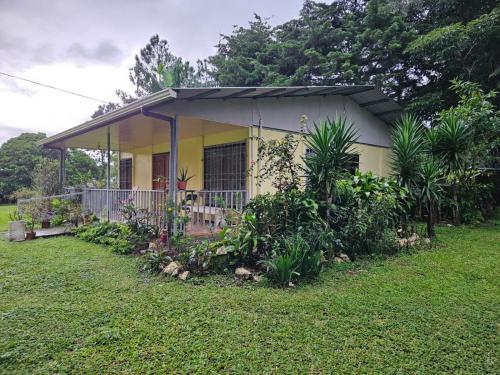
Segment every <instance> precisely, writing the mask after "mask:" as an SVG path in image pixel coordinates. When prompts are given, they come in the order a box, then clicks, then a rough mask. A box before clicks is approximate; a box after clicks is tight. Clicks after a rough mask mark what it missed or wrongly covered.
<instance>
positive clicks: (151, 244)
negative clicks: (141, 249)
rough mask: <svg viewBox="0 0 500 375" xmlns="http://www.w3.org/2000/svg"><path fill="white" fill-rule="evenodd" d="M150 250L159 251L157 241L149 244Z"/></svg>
mask: <svg viewBox="0 0 500 375" xmlns="http://www.w3.org/2000/svg"><path fill="white" fill-rule="evenodd" d="M149 248H150V249H151V250H156V249H158V244H157V243H156V242H155V241H151V242H150V243H149Z"/></svg>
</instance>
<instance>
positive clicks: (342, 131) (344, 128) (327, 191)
mask: <svg viewBox="0 0 500 375" xmlns="http://www.w3.org/2000/svg"><path fill="white" fill-rule="evenodd" d="M356 140H357V131H356V130H355V129H354V126H353V124H352V123H347V120H346V118H345V117H342V116H337V117H336V118H335V119H334V120H330V119H327V120H326V121H323V122H321V123H320V124H319V125H318V124H314V129H313V130H312V131H311V132H310V133H309V134H308V135H307V136H306V139H305V145H306V148H307V150H308V152H307V154H306V156H305V157H304V158H303V159H304V165H305V169H306V174H307V178H308V186H309V188H310V190H311V191H313V192H314V194H315V195H316V196H317V198H318V199H319V201H320V202H321V203H322V205H323V207H324V214H325V218H326V220H327V221H328V220H329V217H330V209H331V205H332V203H333V202H334V201H335V187H336V186H335V182H336V181H337V180H338V179H339V178H341V177H342V176H344V175H346V174H347V173H348V172H349V170H350V169H351V168H352V166H353V157H352V152H353V151H354V150H353V148H354V143H355V142H356Z"/></svg>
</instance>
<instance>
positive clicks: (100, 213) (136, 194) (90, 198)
mask: <svg viewBox="0 0 500 375" xmlns="http://www.w3.org/2000/svg"><path fill="white" fill-rule="evenodd" d="M247 199H248V195H247V192H246V191H245V190H221V191H206V190H200V191H195V190H183V191H179V192H178V193H177V205H178V206H179V207H180V208H181V210H183V211H184V213H185V214H187V215H188V216H189V217H190V219H191V220H190V222H191V224H192V225H197V226H204V225H207V224H215V225H219V224H221V223H222V221H224V220H230V219H228V218H229V217H232V216H236V214H237V213H238V212H241V211H243V207H244V206H245V204H246V203H247ZM127 201H131V202H133V203H134V205H135V207H137V208H139V209H145V210H147V211H148V212H149V213H150V214H151V215H152V216H153V222H154V223H155V224H157V225H161V223H162V222H163V220H162V219H163V216H164V213H165V209H166V207H167V202H168V191H164V190H135V189H134V190H123V189H109V190H108V189H85V190H84V191H83V195H82V208H83V210H84V211H86V212H92V213H93V214H95V215H96V216H97V217H98V218H99V219H101V220H106V219H108V207H109V220H111V221H122V220H123V217H122V208H123V205H124V204H125V203H126V202H127Z"/></svg>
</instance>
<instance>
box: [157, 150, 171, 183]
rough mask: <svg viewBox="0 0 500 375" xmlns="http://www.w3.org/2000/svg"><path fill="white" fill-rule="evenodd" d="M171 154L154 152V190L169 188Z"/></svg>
mask: <svg viewBox="0 0 500 375" xmlns="http://www.w3.org/2000/svg"><path fill="white" fill-rule="evenodd" d="M169 162H170V154H169V153H168V152H163V153H161V154H153V190H166V189H168V171H169V168H168V166H169Z"/></svg>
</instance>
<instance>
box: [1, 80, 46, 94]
mask: <svg viewBox="0 0 500 375" xmlns="http://www.w3.org/2000/svg"><path fill="white" fill-rule="evenodd" d="M1 91H4V92H10V93H14V94H20V95H24V96H28V97H31V96H33V95H35V94H36V93H38V90H36V89H34V88H33V87H31V86H30V87H28V85H24V84H20V83H18V82H17V81H16V80H15V79H14V78H11V77H7V76H4V75H0V92H1Z"/></svg>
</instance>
